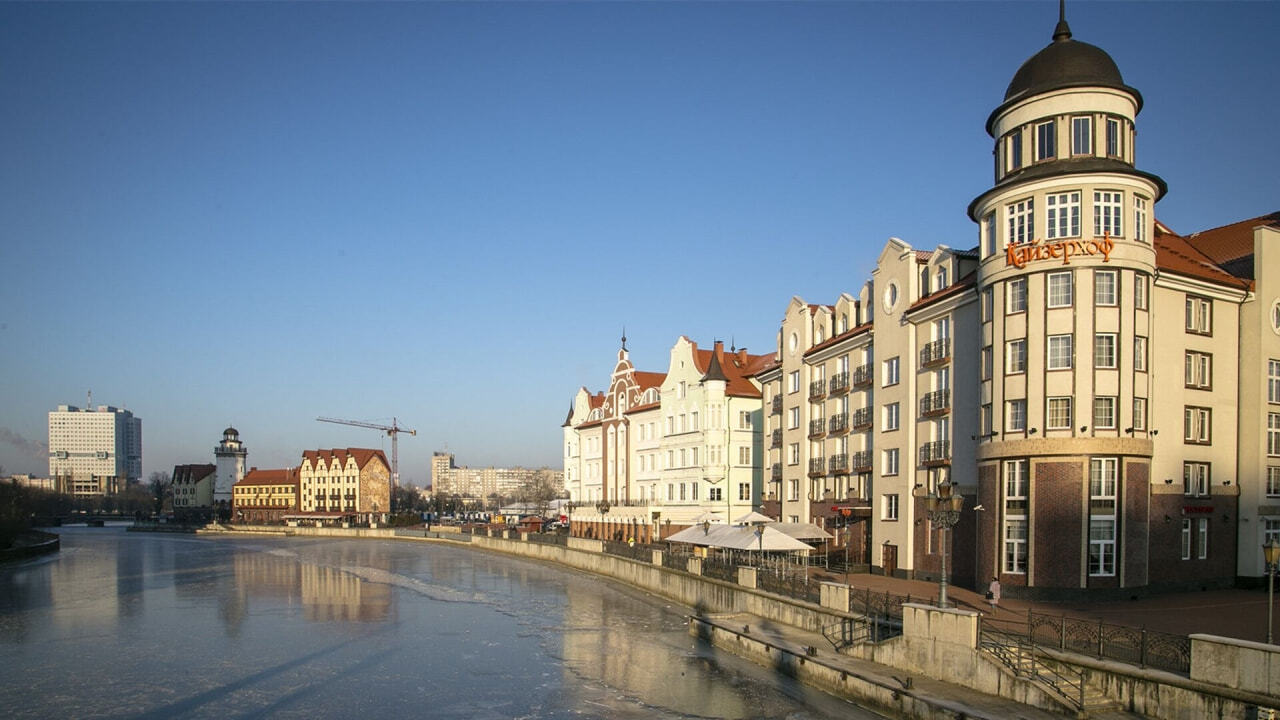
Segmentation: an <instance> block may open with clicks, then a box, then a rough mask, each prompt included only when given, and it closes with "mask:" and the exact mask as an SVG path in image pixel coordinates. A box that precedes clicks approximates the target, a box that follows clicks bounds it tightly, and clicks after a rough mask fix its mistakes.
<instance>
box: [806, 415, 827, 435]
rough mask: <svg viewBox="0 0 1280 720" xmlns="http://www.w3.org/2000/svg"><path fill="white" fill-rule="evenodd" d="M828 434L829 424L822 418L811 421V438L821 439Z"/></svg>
mask: <svg viewBox="0 0 1280 720" xmlns="http://www.w3.org/2000/svg"><path fill="white" fill-rule="evenodd" d="M826 432H827V423H826V422H825V421H824V420H823V419H822V418H818V419H816V420H810V421H809V437H811V438H815V437H821V436H822V435H824V434H826Z"/></svg>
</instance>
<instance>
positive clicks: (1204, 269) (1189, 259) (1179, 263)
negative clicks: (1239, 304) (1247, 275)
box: [1154, 223, 1252, 288]
mask: <svg viewBox="0 0 1280 720" xmlns="http://www.w3.org/2000/svg"><path fill="white" fill-rule="evenodd" d="M1166 230H1167V228H1166V227H1165V226H1163V225H1161V224H1159V223H1157V224H1156V232H1155V243H1154V245H1155V249H1156V267H1157V268H1159V269H1160V271H1161V272H1169V273H1173V274H1175V275H1184V276H1186V277H1192V278H1196V279H1198V280H1207V281H1209V282H1214V283H1219V284H1222V285H1229V286H1231V287H1236V288H1248V287H1249V286H1250V285H1251V284H1252V282H1251V281H1250V280H1244V279H1241V278H1237V277H1235V276H1234V275H1231V274H1230V273H1228V272H1226V271H1225V270H1223V269H1222V268H1220V267H1218V265H1217V264H1216V263H1215V262H1214V261H1213V259H1212V258H1210V257H1209V256H1208V255H1205V254H1204V253H1203V252H1201V251H1200V250H1199V249H1197V248H1196V246H1195V245H1192V244H1191V243H1190V242H1188V241H1187V240H1186V238H1183V237H1181V236H1179V235H1175V234H1174V233H1172V232H1166Z"/></svg>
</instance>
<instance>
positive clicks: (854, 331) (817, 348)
mask: <svg viewBox="0 0 1280 720" xmlns="http://www.w3.org/2000/svg"><path fill="white" fill-rule="evenodd" d="M871 327H872V326H871V323H863V324H861V325H855V326H853V327H851V328H849V329H848V330H845V331H844V332H842V333H840V334H839V335H832V336H831V337H830V338H828V339H826V340H823V341H822V342H820V343H818V344H817V345H814V346H813V347H811V348H809V349H808V350H805V351H804V357H809V356H810V355H812V354H813V353H816V352H822V351H823V350H825V349H827V348H829V347H831V346H832V345H835V344H836V343H840V342H843V341H845V340H847V339H849V338H851V337H853V336H854V335H861V334H862V333H864V332H867V331H868V330H870V329H871ZM765 369H768V368H765Z"/></svg>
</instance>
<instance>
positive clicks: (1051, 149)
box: [1036, 120, 1057, 162]
mask: <svg viewBox="0 0 1280 720" xmlns="http://www.w3.org/2000/svg"><path fill="white" fill-rule="evenodd" d="M1056 129H1057V123H1055V122H1054V121H1053V120H1050V121H1048V122H1042V123H1040V124H1039V125H1036V162H1041V161H1044V160H1052V159H1053V158H1054V156H1055V155H1056V154H1057V152H1056V149H1057V143H1056V142H1055V140H1056V138H1057V135H1056V132H1057V131H1056Z"/></svg>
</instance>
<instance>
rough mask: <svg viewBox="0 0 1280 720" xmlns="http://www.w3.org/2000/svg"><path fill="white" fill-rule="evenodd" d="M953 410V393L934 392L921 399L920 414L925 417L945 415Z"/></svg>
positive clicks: (947, 391)
mask: <svg viewBox="0 0 1280 720" xmlns="http://www.w3.org/2000/svg"><path fill="white" fill-rule="evenodd" d="M950 410H951V391H950V390H934V391H933V392H931V393H927V394H925V396H924V397H922V398H920V414H921V415H923V416H924V417H932V416H934V415H945V414H946V413H947V412H948V411H950Z"/></svg>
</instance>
